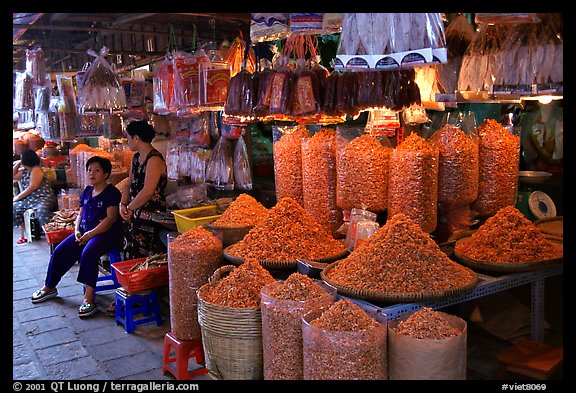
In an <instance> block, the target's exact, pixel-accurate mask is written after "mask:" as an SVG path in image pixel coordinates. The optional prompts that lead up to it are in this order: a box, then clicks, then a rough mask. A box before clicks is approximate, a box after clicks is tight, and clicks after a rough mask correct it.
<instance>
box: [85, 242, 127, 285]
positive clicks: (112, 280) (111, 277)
mask: <svg viewBox="0 0 576 393" xmlns="http://www.w3.org/2000/svg"><path fill="white" fill-rule="evenodd" d="M108 258H110V274H107V275H105V276H100V275H99V276H98V279H97V280H96V288H94V293H98V292H103V291H109V290H112V289H118V288H120V286H121V285H120V283H119V282H118V279H117V278H116V271H115V270H114V268H113V267H112V265H113V264H114V263H116V262H120V261H121V260H122V256H121V255H120V250H119V249H118V247H114V248H113V249H112V250H110V252H109V253H108ZM102 282H109V283H108V284H100V285H98V284H99V283H102ZM85 292H86V287H84V286H82V293H85Z"/></svg>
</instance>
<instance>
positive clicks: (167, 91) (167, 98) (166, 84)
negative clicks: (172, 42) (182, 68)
mask: <svg viewBox="0 0 576 393" xmlns="http://www.w3.org/2000/svg"><path fill="white" fill-rule="evenodd" d="M152 89H153V94H154V113H156V114H159V115H167V114H168V113H170V112H172V111H173V109H174V107H173V104H172V95H173V92H174V64H173V62H172V55H171V54H167V55H166V57H165V58H164V60H162V61H161V62H160V64H159V65H158V66H157V67H156V71H155V72H154V76H153V77H152Z"/></svg>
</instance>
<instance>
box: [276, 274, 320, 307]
mask: <svg viewBox="0 0 576 393" xmlns="http://www.w3.org/2000/svg"><path fill="white" fill-rule="evenodd" d="M267 295H269V296H270V297H273V298H275V299H281V300H295V301H303V300H309V299H311V298H315V297H318V296H323V295H326V291H324V290H323V289H322V288H321V287H320V286H319V285H318V284H316V283H315V282H314V280H312V279H311V278H310V277H308V276H307V275H305V274H302V273H298V272H296V273H292V274H291V275H290V276H289V277H288V278H287V279H286V280H285V281H284V282H279V284H278V285H276V286H274V287H273V288H270V290H269V291H267Z"/></svg>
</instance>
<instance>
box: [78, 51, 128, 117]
mask: <svg viewBox="0 0 576 393" xmlns="http://www.w3.org/2000/svg"><path fill="white" fill-rule="evenodd" d="M87 53H88V54H89V55H91V56H94V57H95V60H94V61H92V63H91V64H90V66H89V67H88V70H86V75H85V76H84V81H83V84H82V85H81V86H77V88H78V110H79V113H84V112H97V111H100V110H105V111H119V110H123V109H126V107H127V105H126V93H125V92H124V87H123V86H122V83H121V81H120V77H119V76H118V74H117V73H116V72H115V71H114V70H113V67H112V65H110V63H108V61H107V60H106V56H108V54H109V49H108V48H107V47H106V46H103V47H102V48H101V49H100V52H99V53H98V54H97V53H96V52H94V51H93V50H92V49H89V50H88V51H87Z"/></svg>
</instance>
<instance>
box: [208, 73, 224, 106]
mask: <svg viewBox="0 0 576 393" xmlns="http://www.w3.org/2000/svg"><path fill="white" fill-rule="evenodd" d="M204 76H205V79H204V81H205V90H204V104H224V103H225V102H226V95H227V93H228V82H229V81H230V70H229V69H207V70H205V73H204Z"/></svg>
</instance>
